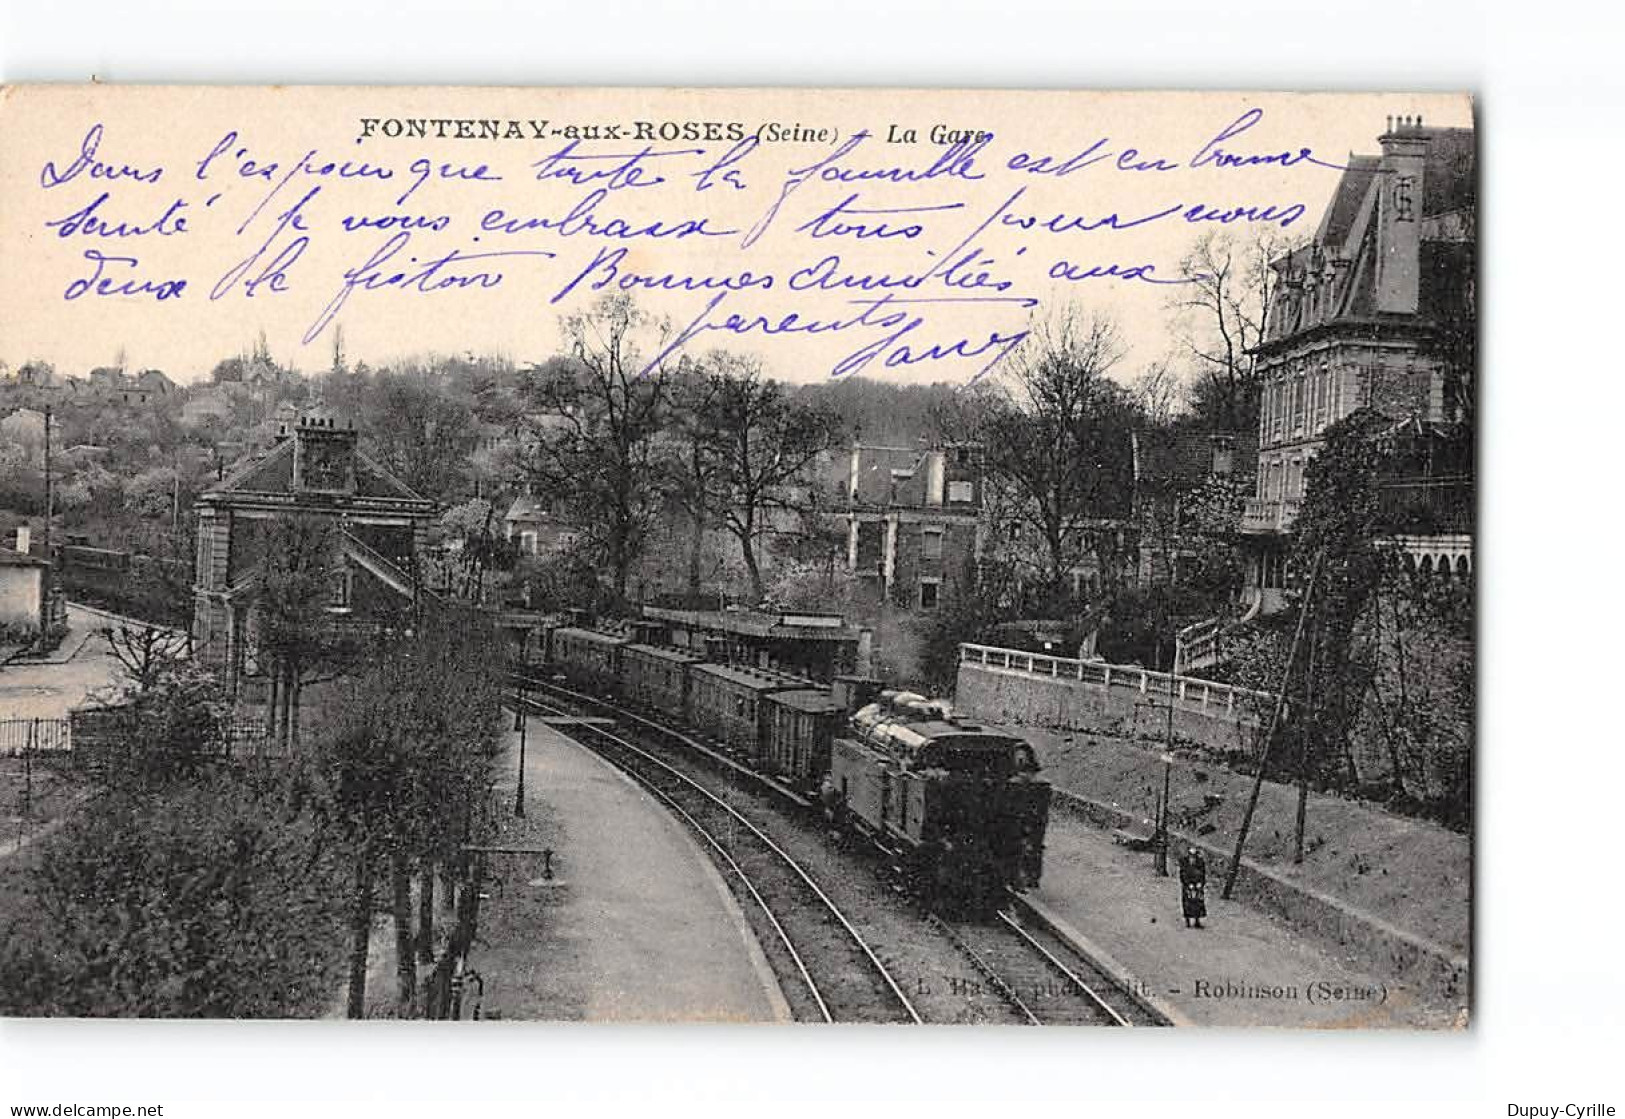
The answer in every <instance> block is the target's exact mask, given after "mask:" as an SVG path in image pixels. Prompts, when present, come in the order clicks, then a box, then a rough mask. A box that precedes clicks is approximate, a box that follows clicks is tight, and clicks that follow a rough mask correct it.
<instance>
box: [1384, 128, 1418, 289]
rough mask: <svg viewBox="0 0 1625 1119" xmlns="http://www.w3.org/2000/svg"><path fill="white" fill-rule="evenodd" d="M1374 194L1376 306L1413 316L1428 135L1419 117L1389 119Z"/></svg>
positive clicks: (1416, 287)
mask: <svg viewBox="0 0 1625 1119" xmlns="http://www.w3.org/2000/svg"><path fill="white" fill-rule="evenodd" d="M1378 142H1379V143H1381V144H1382V166H1381V174H1380V176H1379V178H1380V180H1381V186H1380V187H1379V193H1378V195H1377V198H1378V201H1377V222H1378V225H1377V292H1376V294H1377V310H1379V311H1386V312H1389V313H1391V314H1401V315H1414V314H1415V313H1416V312H1417V309H1418V306H1419V302H1418V300H1419V295H1420V286H1421V269H1422V234H1421V228H1422V187H1423V185H1424V184H1423V168H1424V166H1425V164H1426V162H1427V149H1428V139H1427V134H1426V133H1425V132H1424V131H1423V129H1422V119H1421V118H1420V117H1397V118H1392V119H1391V120H1390V122H1389V127H1388V130H1387V131H1386V132H1384V133H1383V134H1382V136H1380V137H1379V138H1378Z"/></svg>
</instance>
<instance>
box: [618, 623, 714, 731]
mask: <svg viewBox="0 0 1625 1119" xmlns="http://www.w3.org/2000/svg"><path fill="white" fill-rule="evenodd" d="M704 661H705V658H704V657H702V656H700V655H698V654H697V653H693V652H691V651H689V650H688V649H679V648H677V647H676V646H673V645H651V644H644V643H641V642H633V643H631V644H629V645H627V646H625V647H624V648H622V649H621V694H622V695H623V696H625V697H626V698H627V699H628V700H630V701H631V702H633V703H636V704H641V705H642V706H644V707H648V708H652V709H654V710H656V711H662V712H665V713H666V714H668V715H671V716H673V717H675V718H678V719H681V720H682V721H683V722H685V723H686V722H690V721H692V719H691V716H690V713H689V670H690V668H691V667H692V666H693V665H696V664H702V663H704Z"/></svg>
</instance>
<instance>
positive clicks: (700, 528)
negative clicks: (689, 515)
mask: <svg viewBox="0 0 1625 1119" xmlns="http://www.w3.org/2000/svg"><path fill="white" fill-rule="evenodd" d="M693 518H694V532H693V535H692V536H691V537H690V538H689V542H688V604H689V605H690V606H691V607H697V606H698V605H699V602H700V566H701V563H702V562H703V560H704V558H705V517H704V516H703V515H702V514H700V513H695V514H693Z"/></svg>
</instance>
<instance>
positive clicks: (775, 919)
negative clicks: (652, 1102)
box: [525, 685, 922, 1024]
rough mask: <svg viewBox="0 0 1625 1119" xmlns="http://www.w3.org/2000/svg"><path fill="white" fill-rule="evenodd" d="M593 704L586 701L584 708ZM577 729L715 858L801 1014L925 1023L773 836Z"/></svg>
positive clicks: (662, 767)
mask: <svg viewBox="0 0 1625 1119" xmlns="http://www.w3.org/2000/svg"><path fill="white" fill-rule="evenodd" d="M533 686H534V685H533ZM589 700H590V697H586V696H579V697H577V701H578V702H584V701H589ZM525 702H526V704H527V706H528V707H529V708H530V709H531V710H532V711H534V712H537V713H539V714H544V715H546V714H553V715H559V716H566V717H568V716H570V715H571V714H572V712H569V711H567V710H566V709H565V708H562V707H559V706H557V705H555V704H551V703H548V702H546V701H544V700H541V699H538V698H536V697H534V696H527V697H526V700H525ZM594 706H599V707H602V708H604V709H609V710H614V709H613V708H609V707H608V705H604V704H599V703H594ZM653 725H654V724H651V726H653ZM569 730H570V732H571V736H572V737H575V738H576V740H577V741H578V742H580V743H581V744H582V745H583V746H586V747H587V748H588V749H591V750H593V751H594V752H595V753H597V754H599V756H601V757H603V758H604V759H605V760H606V761H608V762H610V763H611V764H612V765H614V766H616V767H617V768H619V769H621V770H622V771H623V772H625V773H627V774H629V775H630V776H631V777H632V778H633V779H634V780H636V781H637V782H638V783H639V784H640V785H642V786H643V787H644V788H646V789H648V790H649V792H650V793H651V794H652V795H653V796H654V797H656V799H658V800H660V801H661V802H662V803H664V804H665V805H666V806H667V807H668V808H670V809H671V811H672V812H673V814H674V815H676V817H677V818H678V819H679V820H681V821H682V822H683V823H684V825H685V826H687V827H688V828H689V829H690V830H691V831H693V832H694V834H695V835H697V836H698V837H699V839H700V841H701V842H702V843H704V844H705V845H706V846H707V847H709V848H710V849H711V850H712V851H713V852H714V853H715V856H716V861H717V865H718V868H719V869H720V870H721V871H722V872H723V874H724V877H725V878H728V879H729V880H730V881H731V884H732V885H733V886H734V887H735V889H736V893H737V894H738V895H739V897H740V900H741V902H742V903H744V905H745V907H746V910H747V917H748V918H751V920H752V924H753V926H754V927H755V928H756V930H757V934H758V939H759V940H760V941H761V942H762V944H763V947H764V951H765V952H766V953H767V954H768V956H769V958H770V959H773V960H774V961H775V963H776V965H777V966H776V970H777V971H778V972H779V973H780V976H781V981H785V980H788V982H787V983H786V987H787V989H786V990H785V996H786V1000H787V1001H788V1002H790V1004H791V1007H792V1010H793V1011H794V1012H795V1013H796V1015H797V1017H800V1018H803V1019H805V1020H810V1021H824V1022H908V1023H916V1024H917V1023H919V1022H920V1021H921V1020H922V1019H921V1017H920V1015H919V1013H918V1012H917V1011H916V1010H915V1008H914V1005H913V1003H912V1002H911V1001H910V1000H909V997H908V995H907V994H905V993H904V990H903V987H902V985H901V984H900V983H898V981H897V980H896V978H895V977H894V976H893V975H892V974H891V972H890V970H888V968H887V967H886V965H885V964H884V963H883V962H882V961H881V959H880V957H879V956H878V955H877V954H876V952H875V951H874V949H873V948H872V947H871V946H870V945H869V943H868V942H867V941H866V940H865V939H864V937H863V936H862V935H861V933H860V932H859V931H858V929H857V928H856V927H855V926H854V925H853V924H852V922H851V921H850V920H848V919H847V917H846V915H845V914H844V913H843V912H842V911H841V909H840V908H839V907H838V906H837V905H836V904H835V902H834V901H833V900H832V899H831V898H830V897H829V895H828V894H827V893H825V891H824V890H823V889H822V888H820V887H819V885H818V884H817V883H816V882H815V881H814V880H813V879H812V877H811V875H809V874H808V873H807V871H806V870H805V869H804V868H803V867H802V866H801V864H800V863H799V862H797V861H796V859H795V858H793V857H792V856H791V855H790V854H789V852H787V851H785V850H784V848H783V847H781V846H780V845H779V844H777V843H775V842H774V841H773V839H772V838H770V837H769V836H768V835H767V834H766V833H765V832H764V831H762V830H761V829H760V828H758V827H757V826H756V825H755V824H754V823H752V822H751V821H750V820H749V819H747V818H746V817H745V816H744V815H743V814H741V813H740V812H738V811H737V810H736V809H734V808H733V807H732V806H731V805H729V804H728V803H726V802H725V801H724V800H722V799H721V798H720V797H718V796H716V795H715V794H713V793H712V792H711V791H710V790H708V789H706V788H705V787H704V786H703V785H701V784H699V783H698V782H697V781H695V780H694V779H693V778H691V777H689V776H688V775H687V774H685V773H683V772H682V771H681V770H679V769H677V768H676V767H674V766H672V765H670V764H669V763H668V762H666V761H664V760H663V759H661V758H659V757H658V756H656V755H655V754H653V753H651V752H650V751H648V750H645V749H644V748H642V747H641V746H639V745H637V744H636V743H634V742H632V741H630V740H628V739H627V738H625V737H623V736H621V735H619V734H617V733H615V732H614V731H612V730H609V729H607V728H605V727H601V726H597V725H594V724H591V723H578V724H575V725H574V726H571V727H570V728H569ZM578 732H579V733H578Z"/></svg>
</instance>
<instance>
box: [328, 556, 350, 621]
mask: <svg viewBox="0 0 1625 1119" xmlns="http://www.w3.org/2000/svg"><path fill="white" fill-rule="evenodd" d="M351 589H352V586H351V582H350V569H349V567H348V566H346V567H340V568H338V569H337V570H336V571H334V572H333V575H332V583H331V584H330V585H329V587H328V595H327V608H328V609H329V610H348V609H349V608H350V591H351Z"/></svg>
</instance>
